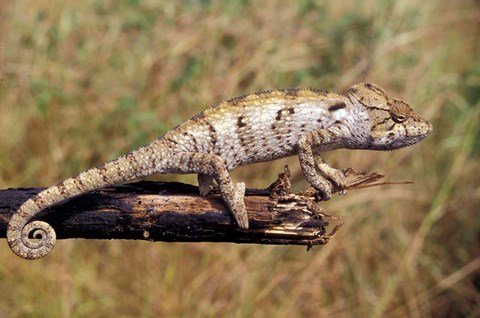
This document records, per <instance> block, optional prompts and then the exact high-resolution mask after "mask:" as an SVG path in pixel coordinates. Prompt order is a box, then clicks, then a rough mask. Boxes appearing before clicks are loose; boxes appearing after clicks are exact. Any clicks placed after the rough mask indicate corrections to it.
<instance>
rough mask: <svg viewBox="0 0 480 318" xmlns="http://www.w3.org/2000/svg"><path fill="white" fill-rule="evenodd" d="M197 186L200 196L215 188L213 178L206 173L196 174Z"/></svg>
mask: <svg viewBox="0 0 480 318" xmlns="http://www.w3.org/2000/svg"><path fill="white" fill-rule="evenodd" d="M197 180H198V188H199V190H200V195H201V196H202V197H205V196H207V195H208V194H209V193H210V191H212V189H213V188H215V186H216V184H215V178H214V177H213V176H209V175H206V174H201V173H200V174H199V175H198V176H197Z"/></svg>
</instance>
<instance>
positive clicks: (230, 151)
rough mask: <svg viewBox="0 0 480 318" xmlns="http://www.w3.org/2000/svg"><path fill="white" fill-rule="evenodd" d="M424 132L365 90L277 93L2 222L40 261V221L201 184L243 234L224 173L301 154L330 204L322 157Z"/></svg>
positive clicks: (184, 129)
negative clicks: (124, 197) (145, 180)
mask: <svg viewBox="0 0 480 318" xmlns="http://www.w3.org/2000/svg"><path fill="white" fill-rule="evenodd" d="M431 130H432V126H431V125H430V123H429V122H428V121H426V120H425V119H423V118H422V117H421V116H420V115H418V114H417V113H415V112H414V111H413V110H412V109H411V107H410V106H409V105H408V104H407V103H405V102H403V101H400V100H397V99H394V98H391V97H390V96H389V95H388V94H387V93H386V92H385V91H384V90H383V89H381V88H380V87H378V86H376V85H374V84H370V83H362V84H358V85H355V86H353V87H351V88H350V89H349V90H348V93H347V94H346V95H339V94H335V93H328V92H325V91H322V90H313V89H283V90H272V91H266V92H259V93H254V94H251V95H246V96H242V97H237V98H234V99H230V100H228V101H224V102H221V103H219V104H217V105H214V106H212V107H210V108H208V109H207V110H205V111H203V112H201V113H199V114H198V115H196V116H194V117H192V118H191V119H189V120H188V121H186V122H185V123H183V124H181V125H179V126H177V127H176V128H174V129H172V130H171V131H169V132H167V133H166V134H165V135H164V136H162V137H160V138H159V139H157V140H155V141H153V142H152V143H150V144H149V145H147V146H145V147H142V148H140V149H138V150H135V151H133V152H131V153H129V154H127V155H124V156H122V157H120V158H118V159H116V160H113V161H111V162H108V163H105V164H103V165H101V166H98V167H96V168H93V169H90V170H88V171H86V172H83V173H81V174H80V175H78V176H77V177H74V178H70V179H67V180H65V181H63V182H60V183H58V184H57V185H54V186H52V187H50V188H47V189H45V190H44V191H42V192H40V193H39V194H37V195H36V196H34V197H33V198H31V199H29V200H27V201H26V202H25V203H24V204H22V205H21V206H20V208H19V209H18V210H17V211H16V213H15V214H14V215H13V217H12V219H11V220H10V222H9V225H8V229H7V240H8V244H9V245H10V248H11V249H12V250H13V252H15V253H16V254H17V255H19V256H21V257H24V258H27V259H36V258H40V257H43V256H45V255H47V254H48V253H49V252H50V251H51V250H52V248H53V247H54V245H55V231H54V230H53V229H52V227H51V226H50V225H49V224H47V223H45V222H42V221H33V222H30V220H32V219H33V218H34V217H35V216H36V215H37V214H38V213H39V212H40V211H42V210H43V209H45V208H47V207H49V206H51V205H53V204H56V203H59V202H62V201H64V200H67V199H70V198H73V197H75V196H78V195H80V194H83V193H85V192H87V191H91V190H94V189H97V188H101V187H106V186H110V185H114V184H118V183H122V182H125V181H128V180H132V179H136V178H141V177H145V176H149V175H152V174H156V173H161V174H165V173H195V174H198V181H199V188H200V194H201V195H207V194H208V193H209V191H210V190H211V189H212V188H213V187H214V186H216V185H218V187H219V189H220V193H221V195H222V198H223V200H224V202H225V203H226V205H227V206H228V208H229V209H230V211H231V212H232V215H233V217H234V219H235V221H236V223H237V224H238V226H239V227H240V228H242V229H247V228H248V218H247V213H246V210H245V204H244V201H243V196H244V192H245V185H244V184H243V183H239V184H236V185H235V184H234V183H233V182H232V180H231V178H230V175H229V171H230V170H232V169H234V168H236V167H238V166H242V165H247V164H251V163H255V162H261V161H270V160H275V159H279V158H283V157H287V156H291V155H295V154H298V156H299V160H300V165H301V167H302V170H303V173H304V175H305V177H306V178H307V180H308V181H309V182H310V184H311V185H312V186H313V187H314V188H315V189H317V191H318V192H319V194H320V195H322V196H323V198H324V199H325V200H328V199H329V198H330V196H331V192H332V187H333V185H336V186H339V187H342V186H344V176H343V173H342V172H341V171H340V170H337V169H334V168H332V167H330V166H329V165H328V164H326V163H325V161H324V160H323V159H322V158H321V157H320V155H319V154H320V152H322V151H328V150H333V149H339V148H347V149H370V150H394V149H398V148H402V147H406V146H409V145H412V144H414V143H417V142H419V141H420V140H422V139H423V138H425V137H426V136H427V135H428V134H429V133H430V132H431ZM29 235H33V236H34V237H36V238H37V241H32V240H31V239H29Z"/></svg>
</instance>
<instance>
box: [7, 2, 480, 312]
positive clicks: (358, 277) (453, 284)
mask: <svg viewBox="0 0 480 318" xmlns="http://www.w3.org/2000/svg"><path fill="white" fill-rule="evenodd" d="M0 45H1V46H0V188H8V187H38V186H49V185H52V184H54V183H56V182H58V181H60V180H62V179H64V178H67V177H70V176H73V175H76V174H77V173H79V172H81V171H83V170H85V169H87V168H90V167H92V166H94V165H96V164H100V163H102V162H104V161H107V160H109V159H113V158H115V157H116V156H118V155H120V154H123V153H125V152H128V151H130V150H132V149H134V148H136V147H138V146H141V145H143V144H145V143H147V142H149V141H150V140H152V139H154V138H156V137H157V136H159V135H161V134H162V133H164V132H166V131H167V130H168V129H169V128H172V127H174V126H175V125H177V124H179V123H180V122H182V121H183V120H185V119H186V118H188V117H190V116H191V115H193V114H195V113H196V112H198V111H200V110H202V109H204V108H206V107H207V106H209V105H210V104H213V103H215V102H218V101H220V100H223V99H226V98H230V97H234V96H237V95H242V94H245V93H249V92H253V91H257V90H265V89H271V88H282V87H317V88H325V89H329V90H334V91H339V92H341V91H345V90H346V89H347V88H348V87H349V86H350V85H352V84H354V83H357V82H361V81H365V80H368V81H371V82H374V83H377V84H379V85H381V86H383V87H384V88H385V89H387V90H388V91H389V92H391V94H392V95H394V96H396V97H399V98H402V99H404V100H406V101H408V102H409V103H410V104H411V105H412V106H413V108H414V109H415V110H416V111H418V112H419V113H420V114H422V115H424V116H425V117H426V118H428V119H429V120H431V121H432V123H433V126H434V131H433V134H432V135H431V136H430V137H429V138H427V139H426V140H425V141H423V142H422V143H420V144H418V145H415V146H413V147H410V148H406V149H402V150H399V151H395V152H387V153H382V152H367V151H345V150H339V151H335V152H332V153H329V154H327V155H326V159H327V161H328V162H329V163H330V164H331V165H333V166H335V167H339V168H346V167H354V168H356V169H358V170H373V171H380V172H382V173H385V174H386V175H387V176H388V179H389V180H414V181H415V184H414V185H411V186H408V185H397V186H388V187H377V188H371V189H365V190H358V191H351V192H350V193H348V195H347V196H345V197H338V196H335V197H334V198H333V199H332V200H331V201H330V202H328V203H326V204H323V205H322V206H323V207H324V208H325V209H326V210H328V211H330V212H332V213H335V214H336V215H340V216H342V217H343V218H344V219H345V222H346V224H345V225H344V226H343V227H342V228H341V230H340V232H339V233H338V234H337V235H336V236H335V237H334V239H333V240H332V241H331V243H329V244H328V245H326V246H322V247H316V248H314V249H313V250H312V251H310V252H308V253H307V252H306V251H305V248H303V247H288V246H252V245H249V246H247V245H244V246H243V245H234V244H213V243H212V244H207V243H205V244H203V243H202V244H201V243H197V244H181V243H175V244H173V243H148V242H126V241H87V240H69V241H59V242H58V243H57V246H56V248H55V250H54V251H53V252H52V253H51V254H50V255H49V256H48V257H46V258H44V259H41V260H38V261H24V260H22V259H20V258H18V257H16V256H15V255H13V254H12V253H11V252H10V250H9V248H8V246H7V243H6V241H4V240H2V241H1V242H0V243H2V244H0V259H1V266H0V317H110V316H113V315H116V316H120V317H139V316H140V317H447V316H448V317H460V316H462V317H479V316H480V293H479V290H480V273H479V268H480V242H479V240H480V217H479V210H480V187H479V184H480V182H479V181H480V171H479V170H480V169H479V163H480V162H479V154H480V141H479V140H480V126H479V122H480V59H479V54H480V50H479V49H480V6H479V2H478V1H473V0H472V1H469V0H461V1H447V0H435V1H419V0H418V1H415V0H407V1H373V0H366V1H307V0H302V1H223V2H222V1H193V0H191V1H153V0H152V1H140V0H129V1H113V0H112V1H94V0H86V1H73V0H53V1H24V0H17V1H1V2H0ZM285 164H289V165H290V167H291V170H292V173H293V181H294V186H295V189H302V188H303V187H305V186H306V185H307V184H306V182H305V181H304V179H303V177H302V174H301V171H300V168H299V165H298V163H297V159H296V158H289V159H284V160H279V161H276V162H271V163H264V164H258V165H253V166H249V167H243V168H240V169H238V170H236V171H235V172H234V174H233V176H234V178H235V180H242V181H245V182H246V183H247V185H248V186H249V187H264V186H267V185H268V184H270V182H271V181H273V180H274V178H275V177H276V174H277V173H279V172H281V171H282V167H283V165H285ZM160 180H181V181H184V182H195V178H194V177H193V176H167V177H163V178H160Z"/></svg>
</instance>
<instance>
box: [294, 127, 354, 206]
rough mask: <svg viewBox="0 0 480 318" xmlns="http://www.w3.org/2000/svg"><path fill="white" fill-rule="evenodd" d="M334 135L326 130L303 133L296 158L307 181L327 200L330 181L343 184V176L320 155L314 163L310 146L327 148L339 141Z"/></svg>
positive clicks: (329, 193)
mask: <svg viewBox="0 0 480 318" xmlns="http://www.w3.org/2000/svg"><path fill="white" fill-rule="evenodd" d="M334 136H335V134H332V133H330V132H329V131H328V130H319V131H312V132H310V133H307V134H305V135H304V136H302V137H301V138H300V139H299V141H298V158H299V160H300V166H301V167H302V170H303V174H304V175H305V178H307V181H308V182H309V183H310V184H311V185H312V186H313V187H314V188H315V189H316V190H317V191H318V192H320V194H321V195H322V197H323V199H324V200H329V199H330V197H331V195H332V187H333V186H332V182H333V183H334V184H336V185H337V186H339V187H343V186H344V184H345V181H344V176H343V173H342V171H340V170H337V169H334V168H332V167H330V166H329V165H328V164H326V163H325V161H324V160H323V159H322V158H321V157H319V158H318V159H317V163H315V158H314V153H313V149H312V147H315V148H316V149H322V148H323V149H326V150H327V149H329V147H331V146H332V144H336V143H340V142H341V140H339V139H335V137H334ZM316 168H318V171H319V172H320V174H319V173H318V172H317V169H316Z"/></svg>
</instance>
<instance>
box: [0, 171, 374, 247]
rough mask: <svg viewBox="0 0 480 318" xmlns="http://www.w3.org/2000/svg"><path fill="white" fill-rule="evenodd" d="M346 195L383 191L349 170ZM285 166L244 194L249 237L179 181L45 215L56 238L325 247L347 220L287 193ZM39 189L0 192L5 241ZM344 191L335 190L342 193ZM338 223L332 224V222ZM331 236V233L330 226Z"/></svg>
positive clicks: (215, 199)
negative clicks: (349, 191)
mask: <svg viewBox="0 0 480 318" xmlns="http://www.w3.org/2000/svg"><path fill="white" fill-rule="evenodd" d="M344 172H345V174H346V177H347V189H356V188H361V187H365V186H373V185H378V184H379V183H376V182H377V180H379V179H380V178H382V177H383V176H382V175H381V174H378V173H359V172H356V171H353V170H352V169H347V170H345V171H344ZM288 177H289V172H288V167H285V171H284V173H282V174H280V175H279V177H278V179H277V180H276V181H275V182H274V183H272V185H271V186H270V187H269V188H267V189H265V190H258V189H247V191H246V194H245V204H246V207H247V212H248V216H249V220H250V228H249V229H248V230H240V229H238V228H237V226H236V225H235V224H234V223H233V221H232V218H231V216H230V213H229V211H228V210H227V209H226V207H225V205H224V204H223V202H222V200H221V198H220V195H219V193H218V192H215V191H213V193H212V194H211V195H209V196H207V197H200V196H199V195H198V188H197V187H196V186H192V185H188V184H183V183H177V182H168V183H167V182H146V181H142V182H136V183H130V184H124V185H118V186H113V187H109V188H104V189H99V190H96V191H91V192H89V193H85V194H84V195H81V196H79V197H76V198H73V199H71V200H69V201H67V202H64V203H60V204H57V205H55V206H53V207H51V208H48V209H45V210H44V211H43V212H42V213H41V214H40V215H38V219H41V220H43V221H45V222H48V223H49V224H50V225H51V226H52V227H53V228H54V229H55V232H56V234H57V239H70V238H85V239H137V240H150V241H169V242H234V243H256V244H295V245H307V246H312V245H318V244H325V243H327V242H328V241H329V240H330V238H331V237H332V235H333V234H334V233H335V232H336V231H337V230H338V228H339V227H340V225H341V224H342V221H341V220H340V219H339V218H337V217H334V216H331V215H329V214H327V213H326V212H325V211H323V210H322V209H321V208H319V207H318V206H317V204H316V203H317V201H319V200H320V198H318V197H317V195H316V192H315V191H314V190H313V189H311V188H310V189H307V190H306V191H304V192H302V193H297V194H294V193H290V181H289V179H288ZM41 190H42V189H41V188H29V189H21V188H19V189H6V190H0V237H5V235H6V228H7V224H8V221H9V219H10V217H11V215H12V214H13V213H14V212H15V211H16V209H17V208H18V207H19V206H20V205H21V204H22V203H23V202H24V201H26V200H27V199H28V198H29V197H31V196H33V195H35V194H37V193H38V192H40V191H41ZM338 191H340V189H335V190H334V192H338ZM332 222H333V223H336V225H332V224H330V223H332ZM329 224H330V225H331V226H330V227H329V230H328V232H327V226H328V225H329Z"/></svg>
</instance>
